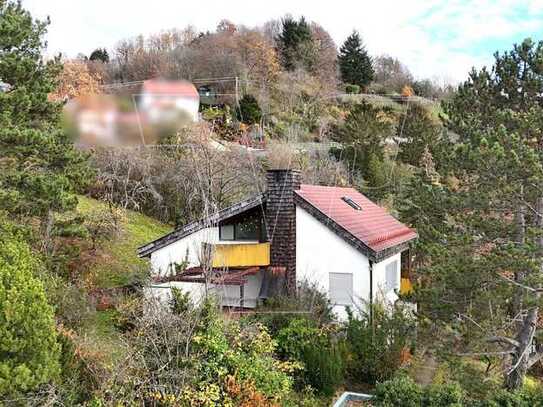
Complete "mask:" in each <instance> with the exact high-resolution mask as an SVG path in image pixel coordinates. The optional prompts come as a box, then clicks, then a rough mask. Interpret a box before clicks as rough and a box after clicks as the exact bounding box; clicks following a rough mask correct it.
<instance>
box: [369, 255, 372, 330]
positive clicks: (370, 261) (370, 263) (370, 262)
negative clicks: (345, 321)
mask: <svg viewBox="0 0 543 407" xmlns="http://www.w3.org/2000/svg"><path fill="white" fill-rule="evenodd" d="M369 265H370V267H369V268H370V324H371V326H373V260H369Z"/></svg>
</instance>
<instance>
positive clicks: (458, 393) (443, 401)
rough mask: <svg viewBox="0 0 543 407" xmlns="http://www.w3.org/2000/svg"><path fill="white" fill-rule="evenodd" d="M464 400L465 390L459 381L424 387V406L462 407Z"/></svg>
mask: <svg viewBox="0 0 543 407" xmlns="http://www.w3.org/2000/svg"><path fill="white" fill-rule="evenodd" d="M464 400H465V392H464V390H463V389H462V388H461V387H460V385H459V384H458V383H445V384H434V385H431V386H428V387H426V388H425V389H424V396H423V405H424V406H428V407H462V406H463V405H464Z"/></svg>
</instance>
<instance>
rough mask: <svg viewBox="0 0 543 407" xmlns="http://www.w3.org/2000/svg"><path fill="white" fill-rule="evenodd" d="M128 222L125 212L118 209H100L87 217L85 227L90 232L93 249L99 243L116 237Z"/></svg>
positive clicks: (91, 212)
mask: <svg viewBox="0 0 543 407" xmlns="http://www.w3.org/2000/svg"><path fill="white" fill-rule="evenodd" d="M124 222H126V219H125V214H124V211H123V210H122V209H120V208H116V207H113V206H112V207H110V208H106V207H101V206H100V207H99V208H97V209H93V210H91V211H90V212H89V213H87V214H86V215H85V227H86V229H87V231H88V232H89V237H90V241H91V242H92V249H93V250H94V249H96V245H97V244H98V242H100V241H103V240H107V239H111V238H113V237H116V236H117V235H118V234H119V233H120V231H121V229H122V224H123V223H124Z"/></svg>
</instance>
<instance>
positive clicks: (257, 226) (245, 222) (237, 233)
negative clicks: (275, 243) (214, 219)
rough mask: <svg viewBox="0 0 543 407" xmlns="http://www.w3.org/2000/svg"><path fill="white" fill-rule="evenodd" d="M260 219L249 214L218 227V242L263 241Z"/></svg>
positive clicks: (255, 215) (256, 215)
mask: <svg viewBox="0 0 543 407" xmlns="http://www.w3.org/2000/svg"><path fill="white" fill-rule="evenodd" d="M263 231H264V228H263V225H262V217H261V216H259V215H258V214H251V215H247V216H244V217H238V218H236V219H230V220H229V221H228V223H223V224H220V225H219V239H220V240H249V241H253V240H256V241H260V240H263V236H262V234H263Z"/></svg>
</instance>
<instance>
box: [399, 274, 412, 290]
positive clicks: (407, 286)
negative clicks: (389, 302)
mask: <svg viewBox="0 0 543 407" xmlns="http://www.w3.org/2000/svg"><path fill="white" fill-rule="evenodd" d="M412 291H413V285H412V284H411V280H410V279H409V278H405V277H402V278H401V281H400V294H409V293H411V292H412Z"/></svg>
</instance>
